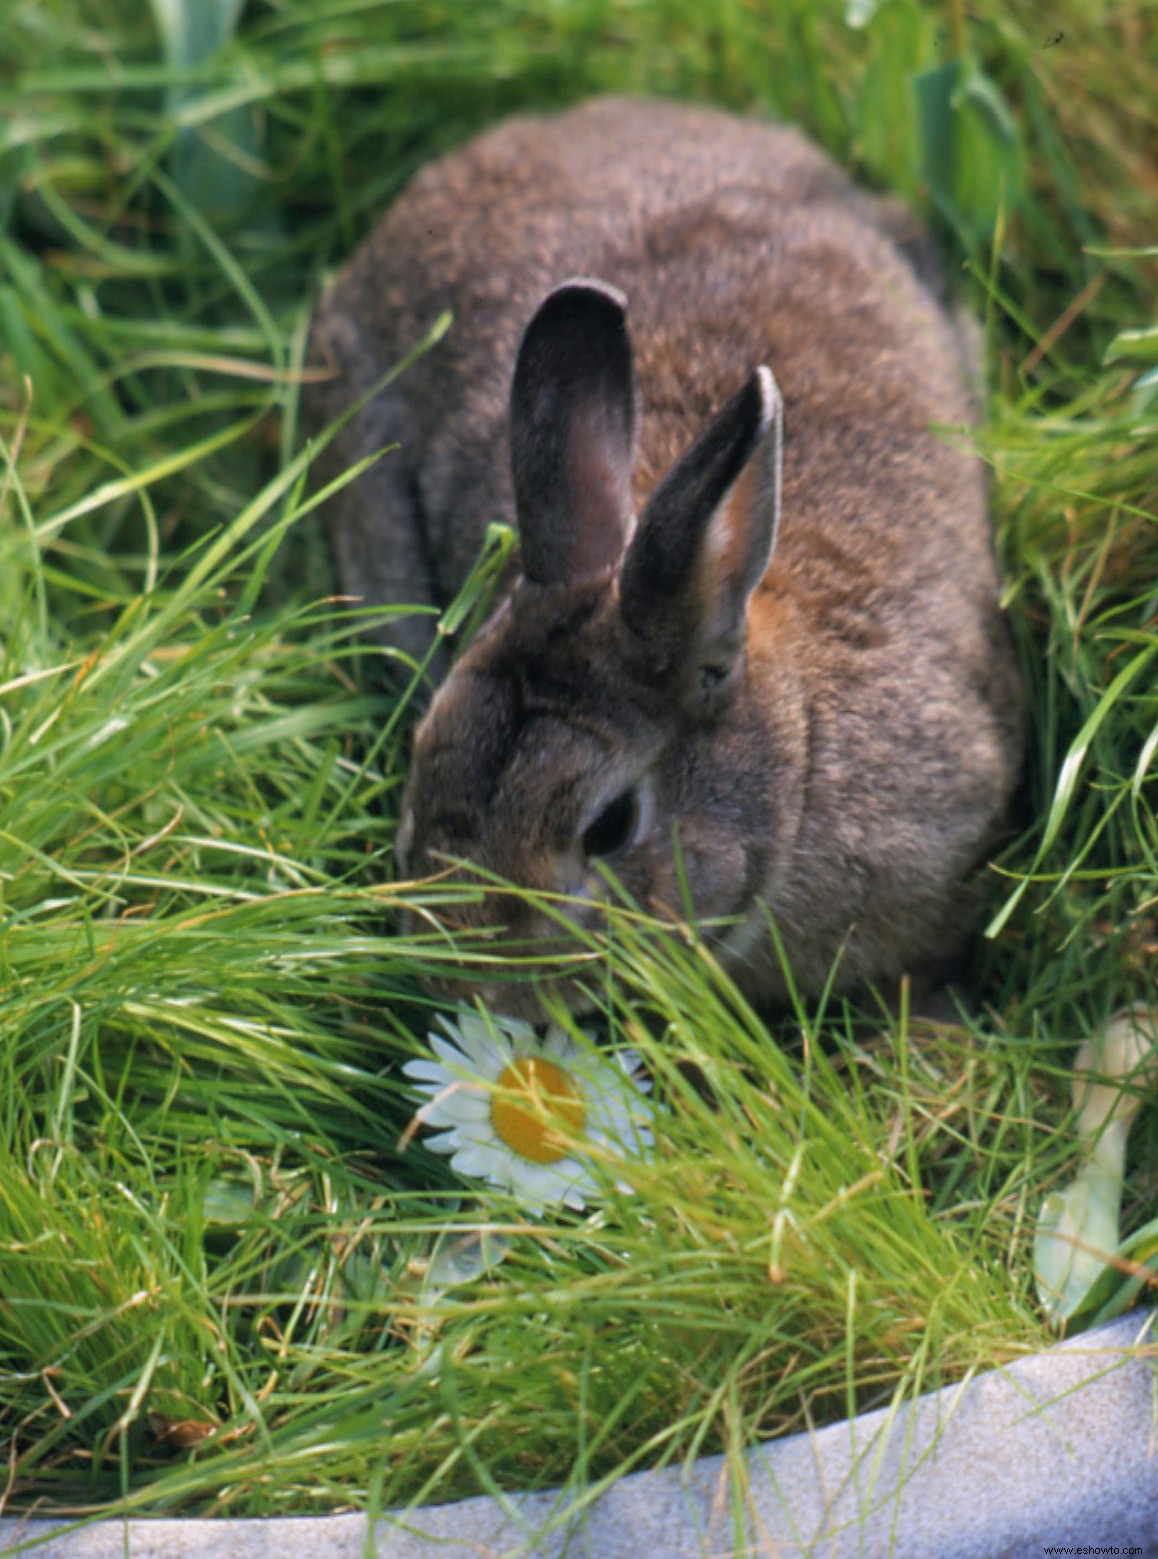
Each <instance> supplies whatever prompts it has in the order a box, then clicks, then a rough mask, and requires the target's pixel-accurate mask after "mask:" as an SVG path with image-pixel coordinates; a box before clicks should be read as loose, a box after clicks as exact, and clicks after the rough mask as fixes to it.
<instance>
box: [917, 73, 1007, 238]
mask: <svg viewBox="0 0 1158 1559" xmlns="http://www.w3.org/2000/svg"><path fill="white" fill-rule="evenodd" d="M913 90H914V92H915V93H916V98H917V110H918V116H919V122H920V128H921V153H922V163H923V170H924V175H925V178H926V179H927V181H928V184H929V194H930V197H931V198H932V201H933V203H934V205H935V206H936V208H937V210H938V211H939V212H940V214H941V216H942V217H943V219H944V220H945V221H946V222H947V223H948V224H949V225H950V227H952V228H953V229H954V231H955V232H956V233H957V234H958V236H959V237H960V239H961V241H962V242H963V243H964V244H965V245H966V247H967V248H969V249H971V250H972V249H977V248H979V247H981V246H983V245H984V244H986V243H987V242H988V241H989V240H990V239H991V237H992V234H993V230H994V227H995V225H996V222H997V218H998V216H999V214H1000V213H1001V212H1002V211H1003V210H1004V211H1007V212H1008V211H1010V210H1012V209H1013V207H1014V206H1015V205H1016V204H1017V201H1018V199H1019V196H1020V193H1021V185H1022V166H1021V164H1022V156H1021V144H1020V141H1019V138H1018V134H1017V127H1016V125H1015V124H1014V121H1013V117H1012V115H1011V114H1010V112H1009V108H1008V106H1007V105H1006V102H1005V99H1004V98H1003V96H1002V94H1001V91H1000V89H999V88H998V87H997V85H996V84H995V83H994V82H993V81H992V80H991V79H990V78H989V77H988V76H987V75H986V74H985V73H984V71H982V70H981V68H980V67H979V66H978V65H977V64H976V63H975V62H973V61H972V60H968V59H957V60H952V61H950V62H949V64H947V65H939V66H937V68H936V69H934V70H926V71H922V72H921V73H920V74H919V75H918V76H916V77H915V78H914V80H913Z"/></svg>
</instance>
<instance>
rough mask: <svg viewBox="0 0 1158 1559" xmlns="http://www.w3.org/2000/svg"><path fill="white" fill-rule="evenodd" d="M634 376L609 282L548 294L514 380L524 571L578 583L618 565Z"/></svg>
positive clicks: (622, 304)
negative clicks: (607, 283)
mask: <svg viewBox="0 0 1158 1559" xmlns="http://www.w3.org/2000/svg"><path fill="white" fill-rule="evenodd" d="M634 458H635V377H634V371H633V368H632V359H631V343H630V341H629V340H628V336H627V300H626V298H624V296H623V294H622V293H620V292H617V291H616V290H615V288H613V287H609V286H607V285H606V284H605V283H604V282H596V281H585V280H581V279H580V280H575V281H569V282H564V283H563V285H562V286H561V287H556V288H555V290H554V291H553V292H549V293H548V294H547V296H546V297H545V298H544V299H543V301H542V303H541V304H540V305H539V307H538V309H537V310H536V312H535V314H534V317H533V318H532V320H531V322H530V324H529V325H528V326H527V329H526V333H525V334H524V336H523V340H522V345H521V346H520V347H519V355H518V358H517V360H516V362H515V374H514V379H513V381H512V384H511V474H512V476H513V478H514V490H515V513H516V515H517V517H518V522H519V541H520V546H521V550H522V556H523V573H524V575H525V576H526V578H527V579H529V580H530V581H531V582H532V583H534V584H540V585H555V584H575V583H578V582H580V581H582V580H586V579H594V578H597V577H598V576H600V575H601V574H605V573H606V572H607V571H608V570H609V569H610V568H612V567H613V566H614V564H615V563H616V562H617V561H618V560H619V557H620V556H621V554H622V552H623V548H624V545H625V543H626V539H627V533H628V529H629V526H630V523H631V472H632V466H633V464H634Z"/></svg>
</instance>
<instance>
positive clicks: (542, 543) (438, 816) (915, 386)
mask: <svg viewBox="0 0 1158 1559" xmlns="http://www.w3.org/2000/svg"><path fill="white" fill-rule="evenodd" d="M926 250H927V246H926V244H925V241H924V240H923V238H922V235H921V234H920V232H919V231H918V230H915V229H914V228H913V227H912V224H911V222H910V220H909V219H908V218H907V216H906V215H905V213H904V212H903V211H902V210H901V209H900V208H899V207H897V206H896V205H895V204H893V203H892V202H889V201H886V200H883V199H880V198H878V197H875V196H870V195H866V194H863V193H860V192H858V191H857V190H855V189H854V188H853V186H852V185H851V184H850V183H849V181H848V180H847V179H846V177H845V176H844V174H843V173H841V172H840V170H839V169H838V168H837V167H835V165H834V164H832V163H831V162H830V161H829V160H828V159H827V158H826V157H825V156H824V155H823V154H822V153H821V152H819V151H817V150H816V149H815V148H814V147H813V146H811V145H810V144H809V143H808V142H807V141H806V140H805V139H804V138H803V137H802V136H801V135H799V134H798V133H797V132H795V131H793V130H790V129H785V128H783V127H780V126H775V125H768V124H761V123H755V122H752V121H748V120H742V119H738V118H735V117H732V116H730V115H727V114H725V113H722V112H719V111H715V110H711V109H705V108H690V107H683V106H676V105H672V104H664V103H654V102H651V103H649V102H637V101H621V100H603V101H596V102H593V103H589V104H587V105H585V106H583V107H580V108H578V109H575V110H572V111H570V112H568V113H565V114H562V115H559V116H557V117H548V118H529V117H528V118H521V119H514V120H511V121H509V122H508V123H506V124H504V125H502V126H500V127H499V128H498V129H496V130H494V131H492V132H491V133H489V134H486V135H483V136H482V137H480V138H479V139H477V140H475V141H473V142H472V143H471V144H470V145H468V146H466V147H465V148H463V149H461V150H459V151H456V152H453V153H451V154H450V155H449V156H447V157H444V158H443V159H442V160H441V161H439V162H436V163H434V164H433V165H431V166H430V167H428V168H426V169H425V170H424V171H423V172H422V173H421V174H419V176H418V177H417V178H416V179H415V180H414V182H413V183H412V185H411V186H410V188H409V189H408V191H407V192H406V193H405V194H404V195H403V196H402V198H401V199H400V200H399V201H398V202H397V204H396V205H395V206H394V207H393V209H392V210H391V211H390V212H389V213H388V214H387V215H386V217H385V218H384V220H383V221H382V223H381V224H380V226H379V227H378V228H377V230H376V231H375V232H374V233H373V234H372V235H371V237H370V238H369V240H368V241H367V242H366V243H365V244H364V245H363V247H362V248H361V249H360V250H359V252H358V253H357V254H356V255H355V256H354V258H353V260H352V261H351V263H350V265H349V266H348V267H347V269H346V271H345V272H344V274H343V275H342V277H341V278H340V280H339V282H338V284H337V286H336V287H335V288H334V290H333V291H332V293H331V294H330V296H329V298H328V300H327V301H326V302H325V304H324V306H323V308H322V310H321V313H320V315H319V318H318V321H317V325H316V328H315V334H314V345H313V353H314V357H315V359H316V360H317V361H321V362H326V363H330V364H333V365H335V366H336V368H337V370H338V373H337V376H336V377H335V378H334V379H333V380H332V381H331V382H330V383H329V384H327V385H326V386H324V387H322V388H320V389H319V390H317V391H315V392H314V393H313V394H312V396H311V398H310V400H309V402H308V404H307V423H308V424H309V425H312V426H313V427H314V428H318V427H321V426H323V425H324V424H325V423H327V422H328V421H329V420H330V419H331V418H332V417H333V416H335V415H336V414H337V412H338V411H339V410H342V409H344V408H345V407H346V406H347V405H348V404H349V403H350V401H351V400H352V399H353V398H354V397H355V396H356V395H357V394H358V393H360V392H361V391H362V390H364V389H365V388H367V387H368V386H369V385H370V384H372V383H373V382H374V381H375V379H377V378H378V377H379V376H381V375H382V374H383V373H384V372H385V370H386V369H387V368H389V366H390V365H391V364H392V363H393V362H395V361H397V360H398V359H399V358H400V357H402V356H403V354H404V353H405V352H406V351H407V349H408V348H409V347H411V346H412V345H413V343H414V342H415V341H416V340H417V339H418V338H419V337H420V336H421V334H422V333H423V332H424V331H425V330H426V329H427V328H428V327H429V326H430V325H431V323H432V322H433V321H434V319H435V318H436V317H437V316H438V315H439V313H440V312H441V311H443V310H445V309H450V310H452V311H453V315H454V325H453V328H452V330H451V331H450V333H449V335H448V336H447V338H446V339H445V341H444V342H443V343H442V344H441V345H440V346H438V347H437V348H436V349H434V350H433V351H431V352H430V353H428V354H427V355H426V356H425V357H423V358H421V359H420V360H419V361H418V362H417V363H416V364H415V365H414V366H413V367H411V368H410V369H409V370H407V371H406V372H405V373H404V374H403V375H402V376H400V377H399V378H398V379H397V380H396V381H395V382H394V383H393V384H391V385H390V387H389V388H388V389H387V390H386V391H385V392H384V393H382V394H380V395H379V396H378V397H376V398H375V399H374V400H373V401H372V402H371V403H370V404H369V405H368V406H367V407H366V408H365V409H364V410H363V411H362V413H361V414H360V415H359V416H358V417H357V418H356V419H355V420H354V421H352V422H351V423H350V424H349V425H348V426H347V428H346V429H345V431H344V433H343V434H342V436H340V437H339V438H338V439H337V440H336V441H335V443H334V444H333V446H332V447H331V448H330V450H329V451H328V452H327V455H326V471H327V473H328V474H332V473H334V472H336V471H339V470H342V469H345V468H346V467H347V466H349V465H350V464H352V463H353V462H354V461H355V460H357V459H359V458H361V457H363V456H365V455H367V454H368V453H370V452H371V451H373V450H376V449H378V448H380V447H381V446H383V445H385V444H389V443H392V442H395V441H397V443H398V445H399V446H400V447H399V448H398V449H397V451H396V452H394V453H391V454H387V455H386V456H385V457H384V458H383V459H381V460H379V461H378V462H377V464H376V465H374V466H373V467H372V468H371V469H370V470H369V471H368V472H367V473H366V474H365V475H363V476H362V477H361V478H359V479H358V480H357V481H356V482H354V483H353V484H351V485H350V486H349V487H347V488H346V489H345V490H344V491H343V492H342V493H341V494H340V495H339V496H338V497H337V498H336V499H334V500H333V502H332V503H331V505H330V511H329V518H330V526H331V534H332V537H333V540H334V543H335V547H336V551H337V556H338V560H339V566H340V570H341V574H342V578H343V583H344V586H345V588H346V589H347V590H348V591H349V592H350V593H352V594H355V595H359V596H363V597H365V598H366V599H367V600H369V601H371V602H376V603H398V604H407V605H409V604H414V603H427V604H430V605H435V604H439V603H443V602H445V601H446V600H447V599H448V598H449V597H450V596H451V595H452V594H453V592H454V591H455V589H456V588H457V587H458V586H459V585H460V584H461V582H462V581H463V579H464V578H465V576H466V573H467V570H468V569H469V568H470V566H471V564H472V562H473V561H474V559H475V557H476V555H477V552H478V549H479V546H480V543H481V539H482V536H483V532H484V530H485V527H486V525H487V524H488V522H490V521H492V520H496V519H514V520H515V521H517V525H518V534H519V541H520V553H521V572H519V573H517V575H516V577H514V578H513V579H512V581H511V587H510V589H509V590H508V591H507V592H506V593H505V594H504V597H503V599H502V601H501V603H500V604H499V606H498V608H497V609H496V610H495V612H494V613H493V615H492V616H491V618H490V620H489V621H488V622H487V623H486V625H485V626H484V627H483V628H482V629H481V631H480V632H479V633H478V634H477V636H476V637H475V639H474V641H473V643H472V644H471V645H470V646H469V647H468V648H467V649H466V651H465V652H464V653H463V654H462V655H461V657H460V658H459V660H458V661H457V663H456V664H455V666H454V668H453V670H452V671H450V673H449V675H448V676H447V677H446V680H445V682H444V683H443V685H442V687H441V688H440V690H439V691H438V692H437V694H436V696H435V697H434V699H433V702H432V704H431V706H430V708H429V710H428V712H427V714H426V715H425V718H424V719H423V720H422V723H421V725H420V727H419V730H418V733H417V739H416V746H415V752H414V759H413V767H412V770H411V774H410V778H409V782H408V785H407V789H406V796H405V801H404V807H403V821H402V825H401V829H400V836H399V860H400V863H401V865H402V867H403V869H404V870H405V871H406V872H407V873H408V874H411V875H416V876H421V875H423V874H426V873H429V872H434V871H437V870H439V869H440V868H442V867H443V865H444V863H445V862H446V861H447V860H448V859H456V858H457V859H466V860H469V861H470V862H473V863H477V864H478V865H479V866H481V867H483V868H484V869H485V870H486V871H487V872H490V873H495V874H497V875H499V876H501V877H503V878H506V879H509V880H513V881H514V882H516V883H519V884H522V885H526V886H529V887H532V888H536V889H546V890H550V891H552V892H555V893H562V894H567V895H571V896H573V899H574V902H573V904H572V905H571V907H570V911H569V913H571V914H572V915H573V917H574V918H576V919H577V920H583V921H587V920H588V919H590V920H594V919H596V918H597V917H598V914H599V908H598V901H599V899H600V897H601V895H602V894H603V892H604V886H603V884H604V879H603V876H602V874H601V872H600V871H599V865H600V863H605V864H606V866H608V867H609V868H611V869H612V870H613V871H614V873H615V874H616V876H617V877H618V878H619V879H620V881H621V882H622V884H623V885H624V887H625V888H626V889H627V891H628V892H629V893H630V894H631V896H632V897H633V898H634V899H635V900H636V902H637V903H639V904H641V905H643V906H645V907H647V908H650V909H653V910H656V911H659V912H661V913H662V912H667V913H670V914H672V915H678V914H681V913H682V911H683V907H684V905H685V904H686V894H685V889H684V886H683V884H685V883H686V889H687V891H688V892H690V895H691V899H692V901H693V904H694V909H695V914H696V916H697V918H698V919H699V920H700V921H701V922H705V921H710V922H713V930H712V934H713V936H714V937H715V939H716V945H717V947H718V951H719V954H720V956H721V958H722V960H723V961H724V963H725V964H726V965H727V966H728V967H729V968H730V969H731V971H732V973H733V974H734V976H735V978H736V979H737V981H738V982H739V984H740V985H741V987H742V988H743V989H745V990H746V991H747V992H748V994H749V995H750V996H751V997H752V998H753V999H755V1000H756V1001H759V1002H763V1003H772V1004H774V1003H776V1002H778V1001H780V1000H782V999H783V998H784V995H785V982H784V976H783V973H782V969H781V963H780V959H779V956H778V954H777V952H776V950H775V945H774V940H773V937H772V935H771V933H770V930H769V920H770V919H771V920H772V921H774V922H775V925H776V927H777V930H778V932H779V935H780V938H781V940H782V942H783V945H784V950H785V952H786V954H787V958H788V962H789V965H790V968H791V970H792V974H793V977H794V979H795V981H796V982H797V984H798V985H799V986H800V987H801V988H802V989H804V990H805V991H816V990H818V989H819V988H820V987H822V986H823V985H824V983H825V982H826V980H827V979H828V978H829V976H830V971H831V970H832V968H833V966H834V964H838V973H837V977H836V988H837V989H838V990H849V989H855V988H857V987H862V986H864V985H866V984H869V983H874V984H878V985H881V986H885V987H891V986H892V985H893V984H894V983H895V981H896V980H897V979H898V977H899V976H900V975H901V974H903V973H905V972H908V973H910V974H911V975H912V976H914V978H915V979H916V980H917V981H927V982H932V981H935V980H937V979H939V978H941V977H943V976H944V974H945V973H946V972H947V971H948V970H949V969H950V967H951V966H952V965H953V963H954V960H955V959H956V958H957V957H958V955H959V954H960V951H961V948H962V946H963V943H964V941H965V939H966V938H967V936H968V933H969V930H970V925H971V915H970V911H969V899H970V892H969V882H970V879H971V877H972V876H973V874H974V873H975V870H976V868H977V867H978V865H979V863H980V862H981V861H982V860H983V858H984V853H985V851H986V849H987V848H988V847H989V846H990V844H991V843H992V841H993V840H994V837H995V834H996V832H997V830H998V829H999V827H1000V824H1001V820H1002V816H1003V813H1004V810H1005V807H1006V804H1007V802H1008V799H1009V796H1010V792H1011V790H1012V788H1013V785H1014V783H1015V780H1016V777H1017V773H1018V768H1019V760H1020V753H1021V745H1022V735H1021V725H1022V719H1021V697H1020V689H1019V682H1018V676H1017V670H1016V666H1015V661H1014V655H1013V650H1012V645H1011V641H1010V636H1009V633H1008V630H1007V627H1006V624H1005V621H1004V620H1003V617H1002V614H1001V611H1000V608H999V604H998V579H997V571H996V566H995V562H994V555H993V546H992V539H991V534H990V526H989V520H988V516H987V510H986V498H985V483H984V479H983V473H982V469H981V466H980V463H979V462H978V460H977V459H976V458H975V457H973V456H971V455H969V454H967V453H963V452H961V451H959V450H958V449H955V448H953V447H951V446H950V445H949V444H948V443H946V442H944V441H943V440H942V439H941V438H939V437H938V436H937V435H936V433H934V432H931V431H930V424H933V423H949V424H961V423H964V422H967V421H968V420H969V419H970V415H971V406H970V398H969V395H968V393H967V389H966V384H965V371H964V367H963V361H962V351H961V344H960V342H959V340H958V337H957V335H956V333H955V331H954V329H953V326H952V324H951V323H950V320H949V317H948V315H947V313H946V312H945V309H944V307H943V304H942V302H941V301H939V299H938V298H937V296H935V291H934V285H933V284H932V283H931V282H930V279H929V278H930V275H931V274H932V273H931V272H930V271H929V268H928V263H927V260H925V259H924V258H922V257H923V256H924V255H925V254H926ZM910 251H912V252H910ZM576 276H579V277H591V278H599V279H598V280H591V281H587V280H568V278H573V277H576ZM628 300H630V302H629V301H628ZM628 318H630V333H629V330H628ZM512 365H513V370H514V372H513V382H512ZM762 365H768V366H762ZM770 370H771V371H770ZM773 374H774V375H775V378H774V377H773ZM777 385H779V389H777ZM781 404H783V419H784V423H785V424H786V427H787V438H786V442H785V446H784V451H783V468H782V470H781ZM781 509H782V510H783V524H782V526H780V525H779V522H780V518H781ZM778 531H779V535H778ZM389 632H390V633H391V635H392V636H393V639H394V642H395V643H396V644H397V646H398V647H399V648H401V649H402V650H404V651H406V652H407V653H409V654H411V655H419V654H421V653H422V652H423V651H424V650H425V649H426V648H427V647H428V646H429V644H430V641H431V635H432V619H431V617H430V616H429V615H409V616H400V617H398V618H396V619H394V620H393V622H392V624H391V626H390V629H389ZM464 919H466V920H469V921H470V922H471V923H473V924H475V925H479V926H493V927H499V926H502V927H505V930H506V932H507V934H509V936H511V937H512V938H514V939H517V940H518V942H519V943H520V944H521V945H522V946H524V947H525V946H526V945H527V944H528V943H531V944H534V943H536V942H537V941H538V940H539V939H544V940H545V941H547V942H550V940H551V934H552V932H553V931H554V930H556V929H557V928H556V927H555V926H554V923H553V922H552V921H551V920H549V919H548V918H546V917H544V916H543V915H542V914H541V913H539V912H538V911H536V910H534V909H532V908H530V907H528V905H527V904H526V903H525V902H524V901H523V900H521V899H520V898H518V897H516V896H514V895H503V894H501V893H496V894H488V895H486V896H485V899H484V900H483V901H482V902H480V903H479V904H478V905H477V906H470V907H468V908H466V909H463V910H457V909H456V920H457V921H458V922H461V921H462V920H464ZM491 994H492V995H493V996H494V997H495V999H496V1000H497V1001H498V1002H500V1003H501V1004H502V1005H504V1006H506V1007H508V1008H514V1009H516V1010H517V1009H519V1008H522V1009H523V1010H527V1011H530V1010H532V1007H533V998H532V997H531V995H530V994H529V993H528V992H526V991H525V989H524V988H522V987H520V986H503V987H500V988H497V989H494V990H493V991H492V993H491ZM576 999H578V998H576Z"/></svg>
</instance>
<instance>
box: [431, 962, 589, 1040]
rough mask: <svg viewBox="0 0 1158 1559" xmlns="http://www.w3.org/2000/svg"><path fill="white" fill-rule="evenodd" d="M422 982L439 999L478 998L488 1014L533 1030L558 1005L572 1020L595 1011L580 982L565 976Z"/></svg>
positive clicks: (438, 978) (585, 988) (549, 1015)
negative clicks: (514, 1020) (530, 1025)
mask: <svg viewBox="0 0 1158 1559" xmlns="http://www.w3.org/2000/svg"><path fill="white" fill-rule="evenodd" d="M422 983H423V985H424V986H425V988H426V989H427V990H428V991H429V993H430V994H431V995H432V996H436V997H438V998H439V999H440V1000H443V1001H453V1002H460V1001H463V1000H464V999H466V1000H469V999H470V998H472V997H478V999H479V1000H480V1001H482V1002H484V1003H485V1004H486V1005H487V1006H488V1007H489V1008H490V1009H491V1011H492V1012H495V1013H498V1014H500V1015H501V1016H503V1017H505V1018H522V1019H523V1020H524V1021H526V1022H528V1023H533V1024H535V1025H536V1027H538V1026H540V1025H545V1024H546V1023H548V1022H549V1021H550V1020H551V1018H552V1016H553V1014H555V1013H557V1012H558V1009H559V1008H560V1007H561V1006H562V1007H565V1008H566V1009H567V1011H568V1012H570V1013H571V1014H572V1016H573V1017H576V1018H582V1017H586V1016H587V1015H588V1014H589V1013H592V1012H594V1011H595V1010H596V1003H595V1001H594V999H593V998H592V996H591V993H590V991H589V990H588V989H587V987H586V986H585V985H584V983H583V981H582V980H580V979H577V978H575V977H573V976H568V975H551V976H547V977H545V978H541V979H534V980H525V979H522V980H502V979H495V980H493V981H488V982H485V983H484V982H481V981H476V980H459V979H454V978H452V977H442V976H437V977H434V978H431V977H429V976H428V977H425V978H424V979H423V982H422Z"/></svg>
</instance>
